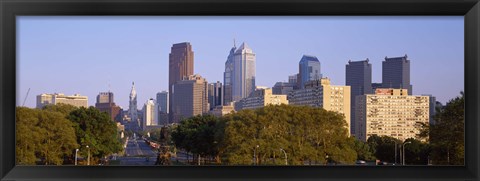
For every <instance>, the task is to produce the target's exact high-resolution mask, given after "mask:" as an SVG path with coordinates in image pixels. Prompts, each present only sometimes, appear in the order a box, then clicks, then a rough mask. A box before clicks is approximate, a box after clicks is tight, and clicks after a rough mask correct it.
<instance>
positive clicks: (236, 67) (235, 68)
mask: <svg viewBox="0 0 480 181" xmlns="http://www.w3.org/2000/svg"><path fill="white" fill-rule="evenodd" d="M255 61H256V58H255V53H253V51H252V49H251V48H250V47H249V46H248V45H247V44H246V43H243V44H242V45H241V46H240V47H239V48H238V49H237V48H236V47H235V46H234V47H233V48H232V49H231V50H230V54H229V55H228V58H227V61H226V62H225V72H224V82H223V83H224V86H225V88H224V105H229V104H230V103H231V102H233V101H239V100H240V99H243V98H246V97H248V96H249V95H250V94H251V93H252V92H253V91H254V90H255Z"/></svg>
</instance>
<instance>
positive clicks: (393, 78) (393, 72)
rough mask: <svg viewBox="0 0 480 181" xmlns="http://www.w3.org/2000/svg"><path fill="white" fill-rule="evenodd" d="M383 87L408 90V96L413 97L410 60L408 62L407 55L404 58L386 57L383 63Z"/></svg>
mask: <svg viewBox="0 0 480 181" xmlns="http://www.w3.org/2000/svg"><path fill="white" fill-rule="evenodd" d="M382 87H384V88H394V89H408V95H412V85H411V84H410V60H407V55H405V56H403V57H392V58H388V57H385V61H383V62H382Z"/></svg>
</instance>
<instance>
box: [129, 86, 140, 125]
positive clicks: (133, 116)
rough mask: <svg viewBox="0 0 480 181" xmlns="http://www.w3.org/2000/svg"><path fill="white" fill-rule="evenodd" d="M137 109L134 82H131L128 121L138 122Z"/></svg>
mask: <svg viewBox="0 0 480 181" xmlns="http://www.w3.org/2000/svg"><path fill="white" fill-rule="evenodd" d="M137 114H138V107H137V91H136V90H135V82H132V90H131V91H130V99H129V106H128V116H129V117H130V121H131V122H134V121H138V115H137Z"/></svg>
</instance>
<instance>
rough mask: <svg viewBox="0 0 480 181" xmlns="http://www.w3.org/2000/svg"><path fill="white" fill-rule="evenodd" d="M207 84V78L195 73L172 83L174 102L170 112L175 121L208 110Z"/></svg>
mask: <svg viewBox="0 0 480 181" xmlns="http://www.w3.org/2000/svg"><path fill="white" fill-rule="evenodd" d="M207 85H208V82H207V80H206V79H204V78H202V77H201V76H200V75H197V74H196V75H191V76H188V77H184V79H183V80H181V81H178V82H176V83H175V84H173V87H172V90H173V92H172V94H173V99H174V100H175V104H174V105H173V106H172V108H173V109H172V110H171V112H173V114H174V121H175V122H179V121H180V120H181V119H182V118H188V117H192V116H196V115H202V114H203V113H207V112H208V110H209V104H208V96H207V92H208V89H207V87H208V86H207Z"/></svg>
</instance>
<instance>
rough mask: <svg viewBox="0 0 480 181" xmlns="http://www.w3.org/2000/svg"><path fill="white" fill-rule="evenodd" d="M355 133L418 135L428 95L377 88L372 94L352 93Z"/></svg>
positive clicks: (364, 137) (424, 121)
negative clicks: (353, 95) (353, 96)
mask: <svg viewBox="0 0 480 181" xmlns="http://www.w3.org/2000/svg"><path fill="white" fill-rule="evenodd" d="M356 99H357V100H356V105H355V107H356V113H355V116H356V124H357V125H356V129H357V130H356V135H355V136H356V137H357V138H358V139H359V140H362V141H367V139H368V138H369V137H370V136H372V135H378V136H390V137H394V138H396V139H399V140H401V141H404V140H406V139H408V138H415V139H420V140H422V139H421V138H420V137H419V134H420V130H421V128H422V124H428V122H429V115H430V114H429V96H410V95H408V89H391V88H388V89H380V88H379V89H377V90H376V92H375V94H366V95H360V96H357V97H356Z"/></svg>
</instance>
